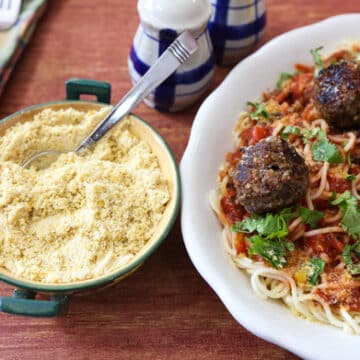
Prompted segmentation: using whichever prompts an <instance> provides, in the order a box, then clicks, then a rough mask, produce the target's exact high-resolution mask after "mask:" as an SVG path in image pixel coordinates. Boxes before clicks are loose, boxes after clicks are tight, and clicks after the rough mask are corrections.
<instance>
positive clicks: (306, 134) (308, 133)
mask: <svg viewBox="0 0 360 360" xmlns="http://www.w3.org/2000/svg"><path fill="white" fill-rule="evenodd" d="M316 136H318V138H319V139H325V138H326V135H325V132H324V130H322V129H321V128H314V129H309V130H307V129H306V130H304V131H303V140H304V143H305V144H307V143H308V142H309V141H308V140H311V139H313V138H315V137H316Z"/></svg>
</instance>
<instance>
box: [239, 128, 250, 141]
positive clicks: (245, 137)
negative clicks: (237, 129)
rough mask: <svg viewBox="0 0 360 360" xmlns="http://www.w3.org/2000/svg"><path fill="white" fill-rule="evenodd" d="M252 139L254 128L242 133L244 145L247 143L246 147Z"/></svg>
mask: <svg viewBox="0 0 360 360" xmlns="http://www.w3.org/2000/svg"><path fill="white" fill-rule="evenodd" d="M251 138H252V127H250V128H248V129H245V130H244V131H243V132H242V133H241V140H242V141H243V143H245V145H249V142H250V140H251Z"/></svg>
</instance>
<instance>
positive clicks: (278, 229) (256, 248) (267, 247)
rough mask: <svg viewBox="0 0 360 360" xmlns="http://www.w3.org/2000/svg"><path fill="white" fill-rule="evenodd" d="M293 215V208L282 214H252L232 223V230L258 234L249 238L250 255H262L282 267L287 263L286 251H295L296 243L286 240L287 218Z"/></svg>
mask: <svg viewBox="0 0 360 360" xmlns="http://www.w3.org/2000/svg"><path fill="white" fill-rule="evenodd" d="M292 216H293V214H292V213H291V209H284V210H283V211H282V213H280V214H271V213H267V214H266V215H265V216H259V215H252V216H251V217H249V218H246V219H244V220H243V221H240V222H236V223H234V224H233V225H232V227H231V230H232V231H237V232H246V233H253V232H256V233H257V234H255V235H253V236H251V237H250V238H248V241H249V243H250V246H249V249H248V252H249V256H253V255H260V256H261V257H262V258H263V259H265V260H267V261H268V262H269V263H270V264H271V265H272V266H273V267H275V268H277V269H280V268H283V267H284V266H285V265H286V257H285V255H286V251H287V250H288V251H293V250H294V244H293V243H291V242H288V241H286V240H285V237H286V236H287V235H288V234H289V230H288V227H287V224H286V221H287V220H286V219H289V218H291V217H292Z"/></svg>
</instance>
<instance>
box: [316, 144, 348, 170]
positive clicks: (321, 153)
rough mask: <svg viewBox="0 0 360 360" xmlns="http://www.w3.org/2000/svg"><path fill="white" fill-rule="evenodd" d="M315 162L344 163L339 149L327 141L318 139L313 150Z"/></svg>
mask: <svg viewBox="0 0 360 360" xmlns="http://www.w3.org/2000/svg"><path fill="white" fill-rule="evenodd" d="M311 150H312V153H313V159H314V160H315V161H322V162H324V161H327V162H329V163H330V164H340V163H342V162H343V161H344V158H343V156H342V155H341V153H340V151H339V150H338V148H337V147H336V146H335V145H334V144H332V143H331V142H330V141H328V140H327V139H318V140H317V141H316V142H315V143H314V144H313V146H312V148H311Z"/></svg>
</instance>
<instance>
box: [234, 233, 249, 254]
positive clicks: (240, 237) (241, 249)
mask: <svg viewBox="0 0 360 360" xmlns="http://www.w3.org/2000/svg"><path fill="white" fill-rule="evenodd" d="M235 236H236V237H235V249H236V253H237V254H240V253H242V254H244V253H245V252H246V246H245V237H244V234H242V233H236V235H235Z"/></svg>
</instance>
